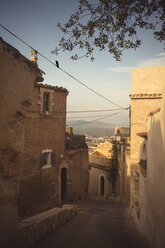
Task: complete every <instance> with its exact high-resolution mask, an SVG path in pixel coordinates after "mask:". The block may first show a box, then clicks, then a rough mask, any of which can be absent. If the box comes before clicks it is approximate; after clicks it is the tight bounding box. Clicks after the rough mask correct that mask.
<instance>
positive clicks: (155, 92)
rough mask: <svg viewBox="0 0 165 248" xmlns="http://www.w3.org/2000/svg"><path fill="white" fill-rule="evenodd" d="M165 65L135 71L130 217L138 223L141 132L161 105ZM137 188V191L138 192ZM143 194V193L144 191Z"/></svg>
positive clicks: (132, 111) (132, 113) (144, 130)
mask: <svg viewBox="0 0 165 248" xmlns="http://www.w3.org/2000/svg"><path fill="white" fill-rule="evenodd" d="M164 77H165V66H153V67H146V68H136V69H133V70H132V91H131V95H130V98H131V152H130V155H131V180H130V182H131V185H130V189H131V190H130V193H131V198H130V208H131V214H132V216H133V218H134V220H135V221H136V223H137V224H138V222H139V218H140V197H141V196H140V194H141V190H142V189H141V185H142V184H143V182H141V176H140V174H141V172H140V166H139V161H140V146H141V144H142V143H143V138H142V137H141V136H138V135H137V134H138V133H141V132H146V131H147V126H148V123H147V118H148V115H149V113H150V112H152V111H153V112H154V111H156V110H157V109H158V108H160V106H161V102H162V85H163V84H164ZM137 189H138V190H137ZM142 191H143V190H142Z"/></svg>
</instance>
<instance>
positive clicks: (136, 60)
mask: <svg viewBox="0 0 165 248" xmlns="http://www.w3.org/2000/svg"><path fill="white" fill-rule="evenodd" d="M77 6H78V1H77V0H67V1H66V0H33V1H32V0H28V1H24V0H5V1H2V2H1V7H0V23H1V24H2V25H4V26H5V27H6V28H8V29H9V30H11V31H12V32H13V33H15V34H17V35H18V36H19V37H20V38H22V39H23V40H25V41H26V42H27V43H29V44H30V45H31V46H32V47H34V48H35V49H36V50H38V51H40V52H41V53H43V54H44V55H45V56H47V57H48V58H49V59H50V60H52V61H55V60H58V61H59V64H60V66H61V68H63V69H64V70H66V71H67V72H69V73H70V74H72V75H73V76H74V77H76V78H77V79H79V80H80V81H82V82H83V83H85V84H86V85H88V86H89V87H91V88H93V89H94V90H96V91H97V92H98V93H100V94H102V95H104V96H105V97H107V98H108V99H110V100H112V101H114V102H116V103H117V104H119V105H122V106H123V107H128V106H129V103H130V100H129V94H130V92H131V68H132V67H144V66H153V65H163V64H164V65H165V53H164V47H163V44H162V43H159V42H158V41H156V40H154V38H153V35H152V32H150V31H145V30H141V31H140V32H139V37H140V38H141V39H142V42H143V45H142V46H141V47H140V48H139V49H137V50H136V51H134V50H129V51H126V52H125V53H124V55H123V57H122V61H121V62H116V61H115V60H114V58H113V57H112V55H110V54H109V53H108V52H106V51H105V52H97V53H96V54H95V60H94V62H91V61H90V60H89V59H87V58H83V59H81V60H78V61H72V60H70V55H71V54H70V53H69V52H65V53H63V52H62V53H60V55H58V56H55V55H52V54H51V50H53V49H54V48H55V46H56V45H57V44H58V41H59V39H60V38H61V36H62V35H63V34H62V33H61V31H60V30H59V29H58V28H57V23H58V22H61V23H65V22H66V21H67V20H68V18H69V16H70V15H71V14H72V13H73V12H74V11H75V10H76V7H77ZM0 36H1V37H2V38H3V39H4V40H5V41H6V42H8V43H9V44H11V45H12V46H14V47H15V48H17V49H18V50H19V51H20V52H21V53H22V54H23V55H24V56H26V57H28V58H30V49H29V48H28V47H26V46H25V45H24V44H22V43H21V42H20V41H18V40H17V39H16V38H14V37H12V36H11V35H10V34H9V33H7V32H6V31H5V30H3V29H2V28H1V27H0ZM38 65H39V67H40V68H41V69H42V70H43V71H44V72H45V73H46V75H45V77H44V78H45V80H44V83H46V84H51V85H57V86H63V87H66V88H67V89H68V90H69V92H70V93H69V96H68V100H67V108H68V110H69V111H71V110H95V109H111V108H116V107H115V106H114V105H112V104H110V103H108V102H106V101H105V100H103V99H101V98H99V97H98V96H96V95H94V94H93V93H92V92H90V91H89V90H87V89H86V88H83V86H81V85H80V84H78V83H77V82H76V81H74V80H73V79H72V78H70V77H69V76H67V75H65V74H64V73H63V72H62V71H60V70H58V69H57V68H56V67H54V66H53V65H51V64H49V63H48V62H47V61H45V60H44V59H43V58H42V57H40V56H39V60H38ZM109 114H110V112H109ZM84 115H87V114H82V113H81V114H79V116H81V117H82V116H84ZM88 115H89V114H88ZM91 115H94V116H96V115H99V116H100V115H107V113H106V112H103V113H92V114H90V116H91ZM68 116H71V114H70V115H69V114H68ZM73 116H74V117H75V116H78V114H77V115H76V114H74V115H73V114H72V117H73ZM99 116H98V118H99ZM96 118H97V117H96ZM81 119H82V118H81ZM121 119H123V121H125V120H126V114H125V113H122V114H120V115H118V116H117V115H116V116H115V115H114V116H113V117H109V118H107V119H104V120H103V121H109V122H111V123H114V122H118V121H119V120H121ZM73 120H75V119H73ZM84 120H85V119H84Z"/></svg>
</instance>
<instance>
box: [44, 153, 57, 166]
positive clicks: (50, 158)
mask: <svg viewBox="0 0 165 248" xmlns="http://www.w3.org/2000/svg"><path fill="white" fill-rule="evenodd" d="M55 164H56V158H55V152H52V150H48V149H47V150H43V151H42V156H41V167H43V168H50V167H52V166H54V165H55Z"/></svg>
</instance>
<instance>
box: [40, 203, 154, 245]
mask: <svg viewBox="0 0 165 248" xmlns="http://www.w3.org/2000/svg"><path fill="white" fill-rule="evenodd" d="M36 247H37V248H150V246H149V244H148V242H147V241H146V239H145V238H144V237H142V236H141V235H140V233H138V231H137V230H136V227H135V225H134V223H133V222H132V220H131V218H130V216H129V210H128V208H126V207H125V206H123V204H121V203H120V202H118V201H115V200H112V201H109V202H105V201H93V202H90V203H85V204H82V205H80V206H79V214H78V215H77V216H76V217H74V218H73V219H72V220H71V221H70V222H68V223H66V224H65V225H64V226H62V227H61V228H60V229H58V230H57V231H56V232H55V233H54V234H52V235H51V236H49V237H48V238H46V239H44V240H43V241H41V242H40V243H39V244H38V245H37V246H36Z"/></svg>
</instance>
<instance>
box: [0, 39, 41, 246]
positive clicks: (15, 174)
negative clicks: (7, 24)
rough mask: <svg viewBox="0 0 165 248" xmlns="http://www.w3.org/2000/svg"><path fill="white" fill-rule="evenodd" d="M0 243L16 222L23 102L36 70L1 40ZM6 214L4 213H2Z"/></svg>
mask: <svg viewBox="0 0 165 248" xmlns="http://www.w3.org/2000/svg"><path fill="white" fill-rule="evenodd" d="M0 75H1V77H0V157H1V162H0V222H1V225H0V241H2V242H1V243H2V244H1V245H0V246H1V247H5V243H6V242H8V243H10V239H12V238H13V236H14V233H15V231H16V225H17V220H18V207H17V200H18V194H19V184H20V177H21V175H22V157H23V137H24V119H25V110H26V109H25V103H26V102H28V103H30V104H31V102H32V90H33V87H34V82H36V80H37V78H38V80H39V79H40V80H41V78H42V73H41V71H40V70H39V69H38V67H37V66H36V65H35V64H34V63H31V62H30V61H29V60H28V59H26V58H25V57H24V56H22V55H21V54H20V53H19V51H18V50H16V49H15V48H13V47H12V46H10V45H9V44H7V43H6V42H4V41H3V40H2V39H0ZM5 213H7V214H5Z"/></svg>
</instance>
